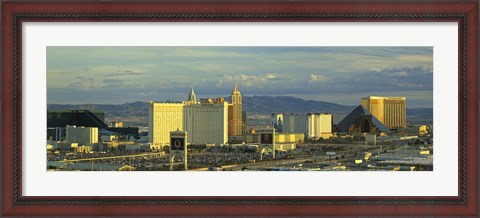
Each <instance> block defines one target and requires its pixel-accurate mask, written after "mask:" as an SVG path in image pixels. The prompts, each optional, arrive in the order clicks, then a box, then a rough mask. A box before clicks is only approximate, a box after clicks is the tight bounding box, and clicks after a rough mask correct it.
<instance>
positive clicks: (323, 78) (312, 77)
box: [308, 73, 327, 83]
mask: <svg viewBox="0 0 480 218" xmlns="http://www.w3.org/2000/svg"><path fill="white" fill-rule="evenodd" d="M325 81H327V77H326V76H324V75H320V74H313V73H312V74H311V75H310V80H309V81H308V82H310V83H317V82H325Z"/></svg>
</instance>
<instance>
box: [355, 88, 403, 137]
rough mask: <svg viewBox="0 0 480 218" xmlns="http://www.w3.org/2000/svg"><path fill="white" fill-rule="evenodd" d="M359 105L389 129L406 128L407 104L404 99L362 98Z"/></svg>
mask: <svg viewBox="0 0 480 218" xmlns="http://www.w3.org/2000/svg"><path fill="white" fill-rule="evenodd" d="M360 104H361V105H362V106H363V107H364V108H366V109H367V110H368V111H370V113H371V114H372V115H373V116H375V117H376V118H377V119H378V120H379V121H380V122H382V123H383V124H384V125H385V126H387V127H388V128H390V129H400V128H405V127H406V126H407V103H406V98H405V97H378V96H369V97H366V98H362V100H361V101H360Z"/></svg>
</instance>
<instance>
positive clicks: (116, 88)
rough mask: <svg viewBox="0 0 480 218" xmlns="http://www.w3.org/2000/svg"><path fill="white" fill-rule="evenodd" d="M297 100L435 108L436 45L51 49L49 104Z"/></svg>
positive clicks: (48, 73) (48, 88) (48, 71)
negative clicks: (232, 96)
mask: <svg viewBox="0 0 480 218" xmlns="http://www.w3.org/2000/svg"><path fill="white" fill-rule="evenodd" d="M234 83H238V84H239V87H240V88H241V89H242V94H243V95H245V96H253V95H266V96H293V97H298V98H302V99H307V100H318V101H327V102H332V103H338V104H344V105H358V104H359V99H360V98H362V97H366V96H370V95H379V96H406V97H407V107H411V108H415V107H430V108H431V107H432V105H433V48H432V47H47V103H48V104H53V103H56V104H87V103H92V104H98V103H104V104H122V103H127V102H135V101H146V102H148V101H166V100H172V101H183V100H185V98H186V96H187V95H188V93H189V92H190V89H191V88H192V87H193V88H194V89H195V92H196V93H197V95H198V98H202V97H225V95H226V94H228V93H229V92H230V91H231V87H232V86H233V84H234Z"/></svg>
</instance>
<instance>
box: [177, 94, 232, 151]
mask: <svg viewBox="0 0 480 218" xmlns="http://www.w3.org/2000/svg"><path fill="white" fill-rule="evenodd" d="M183 120H184V129H185V131H186V132H187V133H188V135H189V137H188V142H189V143H191V144H197V145H198V144H217V145H220V144H226V143H227V142H228V123H227V120H228V103H226V102H221V103H214V102H204V103H200V104H191V105H186V106H185V110H184V119H183Z"/></svg>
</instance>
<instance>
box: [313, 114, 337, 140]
mask: <svg viewBox="0 0 480 218" xmlns="http://www.w3.org/2000/svg"><path fill="white" fill-rule="evenodd" d="M307 116H308V131H307V137H308V138H313V139H318V138H320V137H322V138H330V137H331V136H332V114H318V113H309V114H307Z"/></svg>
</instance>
